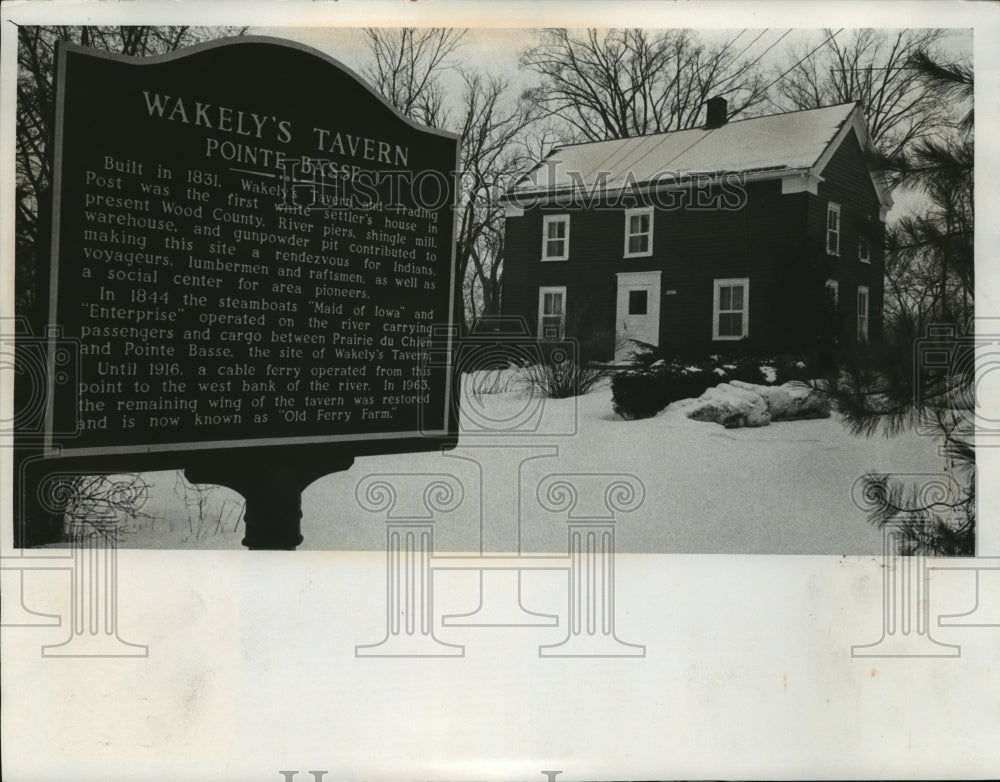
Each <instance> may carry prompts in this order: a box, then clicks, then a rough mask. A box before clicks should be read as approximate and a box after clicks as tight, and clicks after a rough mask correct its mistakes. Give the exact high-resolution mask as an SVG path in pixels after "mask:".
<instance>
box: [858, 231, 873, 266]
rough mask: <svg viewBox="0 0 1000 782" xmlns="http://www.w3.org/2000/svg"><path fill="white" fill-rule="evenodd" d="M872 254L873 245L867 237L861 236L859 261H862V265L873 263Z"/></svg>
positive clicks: (859, 239)
mask: <svg viewBox="0 0 1000 782" xmlns="http://www.w3.org/2000/svg"><path fill="white" fill-rule="evenodd" d="M871 252H872V250H871V245H870V244H869V242H868V237H867V236H859V237H858V260H859V261H861V263H871V262H872V255H871Z"/></svg>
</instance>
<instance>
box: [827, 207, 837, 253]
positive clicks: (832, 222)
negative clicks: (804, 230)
mask: <svg viewBox="0 0 1000 782" xmlns="http://www.w3.org/2000/svg"><path fill="white" fill-rule="evenodd" d="M826 252H827V254H828V255H840V204H834V203H829V204H827V206H826Z"/></svg>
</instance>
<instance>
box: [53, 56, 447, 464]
mask: <svg viewBox="0 0 1000 782" xmlns="http://www.w3.org/2000/svg"><path fill="white" fill-rule="evenodd" d="M56 128H57V131H56V132H57V135H56V158H55V165H54V170H55V179H54V210H53V211H54V219H53V251H52V284H51V300H50V310H51V321H52V323H53V324H58V325H59V326H60V327H61V328H62V331H63V336H64V337H65V338H70V339H78V340H79V348H80V367H79V370H78V381H79V383H78V386H77V388H76V389H74V390H75V391H76V393H75V394H70V393H65V394H63V393H61V392H60V390H59V389H60V386H59V384H58V383H50V388H54V389H55V391H54V392H53V395H52V397H51V403H50V412H49V425H50V430H49V431H50V432H59V431H62V430H64V428H65V427H64V426H61V425H60V420H61V419H64V418H65V417H67V416H69V417H75V419H76V421H77V428H78V432H77V434H76V436H74V437H72V438H66V439H64V440H60V439H59V438H58V437H57V436H54V437H50V440H49V443H50V446H51V447H55V446H62V448H63V451H62V452H63V453H64V454H68V455H72V454H80V455H85V454H88V453H89V454H98V453H129V452H152V451H169V450H184V449H203V448H222V447H226V448H228V447H233V446H244V445H246V446H259V445H269V444H294V443H317V442H331V443H332V442H351V441H358V440H361V439H370V438H383V439H394V438H395V439H399V438H412V437H415V436H417V435H420V434H423V435H427V434H431V435H434V434H441V435H442V436H443V435H447V434H449V427H450V423H449V422H450V420H451V416H450V415H449V411H448V408H449V404H450V401H451V400H450V399H449V393H450V387H451V377H450V367H449V366H446V365H445V366H441V365H430V366H429V365H428V363H427V353H428V349H429V347H430V344H431V338H432V327H434V326H435V325H437V326H440V325H441V324H444V323H449V324H450V323H451V322H452V319H453V317H454V313H453V311H452V308H453V301H454V297H453V290H454V286H455V279H454V249H453V247H454V245H453V239H452V237H453V209H452V204H453V200H454V187H455V184H454V182H455V173H454V172H455V170H456V158H457V138H456V137H455V136H454V135H452V134H448V133H444V132H440V131H434V130H429V129H426V128H421V127H419V126H416V125H414V124H413V123H411V122H409V121H408V120H406V119H404V118H402V117H400V116H399V115H398V114H397V113H396V112H395V111H393V110H392V109H391V108H390V107H389V106H388V105H387V104H386V103H385V102H384V101H383V100H382V99H381V98H380V97H379V96H377V95H376V94H374V93H373V92H372V91H371V90H370V88H369V87H367V86H366V85H364V84H363V83H362V82H360V81H359V80H358V79H357V77H355V76H354V75H353V74H352V73H351V72H350V71H348V70H346V69H345V68H343V67H342V66H340V65H338V64H337V63H335V62H334V61H333V60H331V59H329V58H327V57H325V56H323V55H321V54H319V53H317V52H315V51H314V50H312V49H309V48H308V47H305V46H300V45H297V44H293V43H289V42H282V41H277V40H272V39H262V38H238V39H230V40H227V41H220V42H214V43H210V44H206V45H202V46H197V47H194V48H192V49H188V50H186V51H184V52H180V53H177V54H174V55H168V56H163V57H154V58H146V59H134V58H125V57H120V56H111V55H107V54H103V53H97V52H94V51H93V50H89V49H84V48H80V47H76V46H66V47H64V48H62V50H61V55H60V59H59V64H58V98H57V122H56ZM54 363H55V362H54V361H53V362H52V364H53V366H52V367H51V370H52V371H55V366H54ZM71 397H72V398H71ZM428 445H429V447H430V445H431V444H430V443H428ZM390 450H391V449H390Z"/></svg>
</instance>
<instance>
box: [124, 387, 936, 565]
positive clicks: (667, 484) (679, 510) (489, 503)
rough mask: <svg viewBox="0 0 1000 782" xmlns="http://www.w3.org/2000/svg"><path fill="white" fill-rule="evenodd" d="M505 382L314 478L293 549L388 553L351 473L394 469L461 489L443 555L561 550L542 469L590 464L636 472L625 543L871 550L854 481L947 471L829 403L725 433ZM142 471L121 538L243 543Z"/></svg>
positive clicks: (599, 399)
mask: <svg viewBox="0 0 1000 782" xmlns="http://www.w3.org/2000/svg"><path fill="white" fill-rule="evenodd" d="M483 379H484V378H483V377H480V378H479V380H480V381H482V380H483ZM511 380H512V379H511V378H509V377H507V378H501V379H500V382H494V381H493V379H489V380H488V382H485V383H483V382H481V383H479V387H480V389H483V388H486V389H488V390H490V391H493V392H495V393H477V394H474V395H471V394H467V395H466V397H465V399H464V404H463V421H464V426H463V435H462V438H461V440H460V444H459V448H458V449H457V450H456V451H452V452H448V453H444V454H442V453H434V452H431V453H422V454H421V453H417V454H402V455H395V456H380V457H367V458H360V459H358V460H357V461H356V462H355V464H354V466H353V467H352V468H351V469H350V470H348V471H346V472H342V473H337V474H333V475H328V476H326V477H324V478H321V479H320V480H318V481H316V482H315V483H314V484H312V485H311V486H310V487H309V488H308V489H307V491H306V492H305V494H304V496H303V519H302V532H303V535H304V536H305V542H304V543H303V544H302V546H301V549H313V550H368V551H378V550H382V549H383V548H384V545H385V525H384V521H385V513H379V512H369V511H367V510H365V509H364V508H362V506H361V505H360V504H359V502H358V500H357V498H356V495H355V492H356V489H357V487H358V484H359V482H361V481H362V480H364V479H366V478H367V477H368V476H372V475H381V476H385V475H387V474H388V475H389V477H388V478H387V480H388V481H389V482H390V483H393V484H394V485H396V486H397V489H398V494H399V501H400V502H401V503H404V502H409V501H410V500H411V499H414V497H415V496H417V495H418V494H419V492H420V490H421V487H420V486H419V485H417V484H419V480H420V479H413V478H405V477H398V476H400V475H404V476H405V475H412V474H434V473H445V474H449V475H452V476H454V478H455V480H456V481H457V482H459V483H460V484H461V486H462V487H463V490H464V498H463V501H462V502H461V504H460V505H459V506H458V507H457V508H455V509H454V510H453V511H450V512H446V513H437V514H436V515H435V528H434V536H435V537H434V546H435V549H436V550H438V551H449V552H450V551H462V552H479V551H480V550H483V551H487V552H504V553H516V552H517V551H518V550H520V551H521V552H522V553H537V552H561V551H564V550H565V546H566V539H567V537H566V536H567V532H566V515H565V513H563V514H562V515H560V514H559V513H554V512H550V511H549V510H546V509H545V508H544V507H543V506H542V505H541V503H540V501H539V498H538V496H537V493H536V492H537V488H538V486H539V484H540V483H541V482H542V480H543V479H544V478H545V477H546V476H547V475H550V474H553V473H560V474H564V473H569V474H572V475H576V476H579V475H580V474H585V475H588V477H586V478H580V477H575V478H571V479H570V480H571V482H573V481H575V482H578V483H580V482H585V481H589V482H591V483H593V482H595V481H600V480H601V479H600V478H595V477H592V476H593V475H594V474H609V475H610V474H627V475H632V476H635V478H637V479H638V480H639V481H640V482H641V484H642V486H643V488H644V491H645V499H644V501H643V503H642V504H641V506H640V507H639V508H638V509H636V510H635V511H633V512H630V513H620V514H618V516H617V527H616V536H617V538H616V543H617V549H618V551H621V552H629V551H631V552H649V553H705V554H717V553H732V554H750V553H753V554H873V555H874V554H878V553H879V552H880V550H881V548H880V547H881V533H880V532H879V531H878V530H877V529H875V528H873V527H872V526H871V525H869V524H868V523H867V521H866V519H865V515H864V513H863V512H862V511H861V510H859V509H858V508H857V507H855V505H854V503H853V502H852V498H851V491H852V486H853V485H854V483H855V481H856V480H857V479H858V478H859V476H861V475H863V474H864V473H866V472H868V471H879V472H892V473H910V474H912V473H918V474H919V473H939V472H941V471H942V470H943V468H944V461H943V460H942V459H941V458H940V457H939V456H938V455H937V445H936V443H935V442H934V441H933V440H930V439H928V438H924V437H920V436H917V435H915V434H913V433H906V434H903V435H901V436H898V437H896V438H892V439H886V438H883V437H881V436H876V437H872V438H858V437H853V436H852V435H851V434H850V433H849V432H848V431H847V429H846V428H845V427H844V425H843V423H842V422H841V421H840V419H839V418H838V416H837V415H836V413H835V414H834V415H833V416H832V417H831V418H828V419H820V420H807V421H794V422H783V423H782V422H777V423H772V424H770V425H769V426H766V427H761V428H748V429H725V428H723V427H722V426H719V425H717V424H714V423H703V422H698V421H693V420H690V419H688V418H687V417H686V415H685V410H686V409H687V408H688V407H689V406H690V403H689V402H678V403H675V404H673V405H671V406H670V407H669V408H667V410H665V411H663V412H662V413H661V414H660V415H658V416H656V417H655V418H651V419H646V420H640V421H624V420H622V419H621V418H619V417H618V416H617V415H615V414H614V412H613V411H612V408H611V390H610V386H609V385H608V384H607V383H603V384H602V385H601V386H599V387H598V388H597V389H596V390H594V391H592V392H591V393H589V394H586V395H584V396H581V397H576V398H571V399H545V400H541V399H538V398H533V397H530V396H529V395H528V394H527V393H525V391H524V390H523V386H522V385H521V384H520V383H519V382H517V379H516V378H515V379H513V382H508V381H511ZM471 387H472V386H471V384H470V385H469V388H471ZM491 428H492V429H497V428H500V429H505V430H508V431H510V433H509V434H503V435H497V434H495V433H492V432H489V431H488V430H490V429H491ZM519 467H520V470H519ZM519 472H520V478H519V477H518V473H519ZM145 477H146V479H147V480H148V481H149V483H150V484H151V488H150V492H149V498H148V501H147V502H146V504H145V506H144V508H143V510H144V512H145V513H146V514H147V517H146V518H142V519H139V520H138V521H136V522H134V523H132V524H130V529H129V531H128V533H127V535H126V536H125V539H124V540H123V541H122V546H123V547H128V548H207V549H215V548H218V549H238V548H241V543H240V541H241V539H242V536H243V524H242V520H241V510H242V500H241V498H240V497H239V496H238V495H236V494H235V493H233V492H231V491H230V490H228V489H225V488H214V489H209V490H207V491H205V492H204V493H203V494H202V495H201V496H200V497H199V495H198V493H197V492H196V490H195V489H194V487H190V486H185V485H184V482H183V481H182V480H179V478H178V475H177V473H174V472H162V473H149V474H147V475H146V476H145ZM370 480H374V478H370ZM407 493H409V494H410V495H413V496H410V497H408V496H405V495H407ZM199 499H202V500H203V502H202V504H201V507H200V509H199V504H198V500H199ZM578 510H579V511H580V512H583V510H584V509H583V508H582V506H581V507H580V508H579V509H578ZM397 511H399V508H397ZM519 541H520V542H519Z"/></svg>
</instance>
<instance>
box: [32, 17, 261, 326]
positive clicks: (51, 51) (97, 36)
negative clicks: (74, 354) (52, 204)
mask: <svg viewBox="0 0 1000 782" xmlns="http://www.w3.org/2000/svg"><path fill="white" fill-rule="evenodd" d="M244 29H245V28H237V27H224V28H198V27H151V26H131V27H129V26H117V27H38V26H29V25H23V26H21V27H18V31H17V32H18V49H17V65H18V74H17V144H16V156H17V157H16V160H17V189H16V203H15V208H16V223H15V225H16V227H15V232H16V240H17V253H16V269H17V271H16V283H15V289H16V296H15V298H16V304H15V306H16V310H17V311H18V312H19V313H22V314H24V313H28V312H30V311H31V309H32V305H33V304H34V303H35V301H36V295H35V293H36V289H37V265H38V263H39V260H40V259H41V258H44V253H39V252H38V250H39V244H40V242H41V243H47V241H48V237H47V236H44V235H43V234H44V232H45V225H44V224H45V223H46V222H47V220H46V215H45V210H46V209H47V207H48V199H49V193H50V187H51V182H52V168H51V167H52V163H51V155H50V154H49V147H50V144H51V143H52V139H53V130H54V128H53V123H54V121H55V86H54V84H53V76H54V73H55V47H56V41H68V42H71V43H76V44H79V45H81V46H89V47H92V48H94V49H100V50H102V51H107V52H115V53H116V54H124V55H128V56H131V57H148V56H150V55H155V54H165V53H167V52H172V51H176V50H177V49H180V48H182V47H184V46H190V45H192V44H195V43H199V42H200V41H205V40H209V39H212V38H221V37H226V36H230V35H241V34H242V33H243V32H244Z"/></svg>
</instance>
